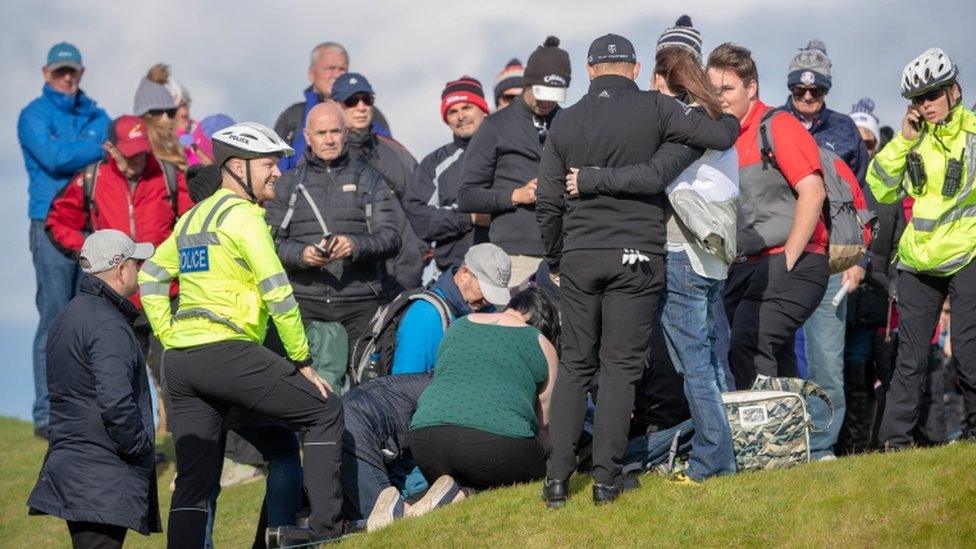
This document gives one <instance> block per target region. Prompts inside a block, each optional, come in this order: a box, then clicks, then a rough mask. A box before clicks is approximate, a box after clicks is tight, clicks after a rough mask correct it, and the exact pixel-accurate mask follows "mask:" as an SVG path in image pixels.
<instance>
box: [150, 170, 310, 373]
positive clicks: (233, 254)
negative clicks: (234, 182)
mask: <svg viewBox="0 0 976 549" xmlns="http://www.w3.org/2000/svg"><path fill="white" fill-rule="evenodd" d="M174 278H178V279H179V284H180V298H179V309H178V310H177V311H176V313H175V314H172V311H171V309H170V300H169V287H170V283H171V281H172V280H173V279H174ZM139 291H140V293H141V296H142V305H143V307H144V308H145V311H146V316H147V317H148V318H149V322H150V324H152V328H153V332H154V333H155V334H156V336H157V337H158V338H159V340H160V342H162V344H163V346H164V347H165V348H167V349H184V348H187V347H195V346H197V345H203V344H206V343H216V342H219V341H228V340H244V341H253V342H255V343H259V344H260V343H262V342H263V341H264V336H265V333H266V332H267V329H268V315H269V314H270V316H271V317H272V318H273V319H274V322H275V326H276V327H277V328H278V333H279V334H280V335H281V341H282V342H283V343H284V346H285V350H286V351H287V353H288V357H289V358H291V359H292V360H294V361H304V360H306V359H307V358H308V357H309V350H308V341H307V339H306V337H305V329H304V327H303V326H302V318H301V314H300V313H299V311H298V303H297V302H296V301H295V297H294V296H293V295H292V288H291V284H290V283H289V282H288V276H287V275H286V274H285V270H284V268H283V267H282V266H281V261H280V260H279V259H278V255H277V254H276V253H275V247H274V241H273V240H272V238H271V233H270V230H269V228H268V225H267V223H266V222H265V221H264V210H263V209H262V208H261V207H260V206H258V205H257V204H254V203H252V202H249V201H247V200H244V199H243V198H241V197H239V196H238V195H236V194H234V193H232V192H231V191H228V190H226V189H220V190H218V191H217V192H216V193H214V194H213V195H212V196H211V197H209V198H207V199H206V200H204V201H202V202H200V203H199V204H197V205H196V206H194V207H193V208H192V209H191V210H189V211H188V212H186V213H185V214H183V217H181V218H180V220H179V221H178V222H177V223H176V227H175V228H174V229H173V234H172V235H170V237H169V238H167V239H166V241H165V242H163V243H162V244H161V245H160V246H159V248H158V249H157V250H156V254H155V255H154V256H153V257H152V259H150V260H149V261H146V263H145V264H144V265H143V266H142V270H141V271H140V272H139Z"/></svg>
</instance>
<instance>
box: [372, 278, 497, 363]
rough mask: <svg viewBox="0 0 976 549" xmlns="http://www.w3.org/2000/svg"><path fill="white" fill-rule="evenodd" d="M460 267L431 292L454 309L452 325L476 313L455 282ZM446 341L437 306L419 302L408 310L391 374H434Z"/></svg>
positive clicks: (489, 309)
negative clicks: (444, 340)
mask: <svg viewBox="0 0 976 549" xmlns="http://www.w3.org/2000/svg"><path fill="white" fill-rule="evenodd" d="M457 269H458V268H457V267H453V268H451V269H448V270H446V271H444V273H443V274H441V277H440V278H438V279H437V282H435V283H434V286H433V287H432V288H431V290H433V291H434V293H436V294H437V295H439V296H441V297H442V298H444V301H446V302H447V304H448V306H449V307H450V309H451V322H453V321H454V320H456V319H457V318H458V317H461V316H464V315H467V314H470V313H472V312H473V311H471V308H470V307H468V303H467V302H466V301H465V300H464V297H463V296H462V295H461V290H459V289H458V287H457V284H455V283H454V273H456V272H457ZM494 310H495V308H494V307H493V306H490V305H489V306H488V307H486V308H484V309H482V310H481V312H494ZM443 338H444V332H443V331H442V330H441V315H440V313H438V312H437V309H435V308H434V306H433V305H431V304H430V303H427V302H426V301H417V302H414V303H413V304H411V305H410V307H409V308H407V312H406V313H404V315H403V319H402V320H401V321H400V327H399V328H398V329H397V334H396V352H395V353H394V354H393V367H392V368H391V369H390V373H391V374H394V375H398V374H420V373H424V372H430V371H431V370H433V369H434V364H435V363H436V362H437V349H438V348H439V347H440V345H441V340H442V339H443Z"/></svg>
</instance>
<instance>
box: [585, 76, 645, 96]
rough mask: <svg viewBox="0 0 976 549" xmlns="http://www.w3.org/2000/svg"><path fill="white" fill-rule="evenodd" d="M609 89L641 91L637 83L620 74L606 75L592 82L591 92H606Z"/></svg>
mask: <svg viewBox="0 0 976 549" xmlns="http://www.w3.org/2000/svg"><path fill="white" fill-rule="evenodd" d="M607 88H630V89H634V90H636V89H640V88H638V87H637V82H634V81H633V80H631V79H630V78H627V77H626V76H620V75H619V74H604V75H600V76H597V77H596V78H594V79H593V80H591V81H590V92H593V91H594V90H605V89H607Z"/></svg>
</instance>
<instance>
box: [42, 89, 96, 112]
mask: <svg viewBox="0 0 976 549" xmlns="http://www.w3.org/2000/svg"><path fill="white" fill-rule="evenodd" d="M41 95H43V96H44V98H45V99H47V100H48V101H50V102H51V104H52V105H54V107H55V108H56V109H58V110H59V111H64V112H67V113H86V112H88V111H90V110H92V108H93V107H94V106H95V102H94V101H92V100H91V99H89V98H88V96H87V95H85V92H83V91H81V90H80V89H79V90H78V92H77V93H75V94H74V95H70V94H67V93H61V92H59V91H57V90H55V89H54V88H52V87H51V86H49V85H47V84H44V88H42V89H41Z"/></svg>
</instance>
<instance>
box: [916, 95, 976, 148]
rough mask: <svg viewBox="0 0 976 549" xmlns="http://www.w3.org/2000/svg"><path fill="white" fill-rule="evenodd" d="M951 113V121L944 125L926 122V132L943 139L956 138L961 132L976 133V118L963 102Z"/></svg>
mask: <svg viewBox="0 0 976 549" xmlns="http://www.w3.org/2000/svg"><path fill="white" fill-rule="evenodd" d="M949 113H950V115H949V121H948V122H946V123H944V124H929V123H928V122H926V123H925V125H926V126H928V128H926V132H927V133H933V134H935V135H938V136H939V137H940V138H942V139H947V138H950V137H955V136H956V135H958V134H959V133H960V132H968V133H976V117H974V116H973V113H971V112H969V111H967V110H966V107H964V106H963V104H962V101H960V102H959V103H958V104H956V106H955V107H953V108H952V110H951V111H949ZM967 160H968V159H967Z"/></svg>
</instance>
